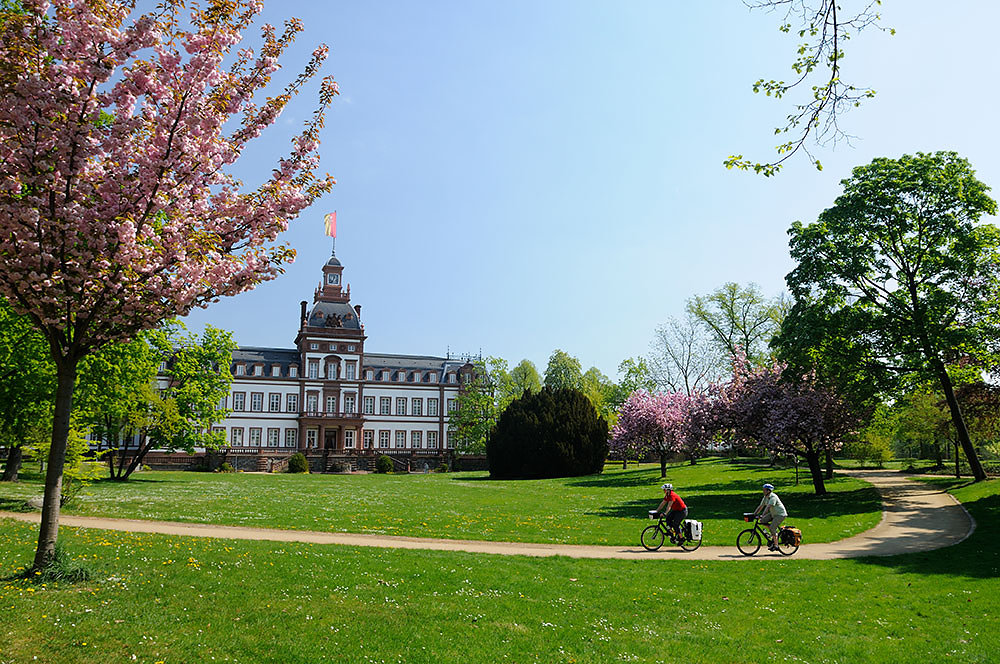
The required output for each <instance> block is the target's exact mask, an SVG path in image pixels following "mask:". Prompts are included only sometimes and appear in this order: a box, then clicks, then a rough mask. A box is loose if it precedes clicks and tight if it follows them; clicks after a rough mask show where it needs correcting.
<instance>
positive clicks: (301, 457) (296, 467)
mask: <svg viewBox="0 0 1000 664" xmlns="http://www.w3.org/2000/svg"><path fill="white" fill-rule="evenodd" d="M288 472H290V473H308V472H309V462H308V461H306V455H305V454H303V453H302V452H296V453H295V454H293V455H292V456H290V457H288Z"/></svg>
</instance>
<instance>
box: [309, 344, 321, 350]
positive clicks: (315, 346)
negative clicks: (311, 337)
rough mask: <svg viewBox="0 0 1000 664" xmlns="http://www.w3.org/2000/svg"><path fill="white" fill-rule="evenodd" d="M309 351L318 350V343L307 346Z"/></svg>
mask: <svg viewBox="0 0 1000 664" xmlns="http://www.w3.org/2000/svg"><path fill="white" fill-rule="evenodd" d="M309 350H319V344H318V343H311V344H309Z"/></svg>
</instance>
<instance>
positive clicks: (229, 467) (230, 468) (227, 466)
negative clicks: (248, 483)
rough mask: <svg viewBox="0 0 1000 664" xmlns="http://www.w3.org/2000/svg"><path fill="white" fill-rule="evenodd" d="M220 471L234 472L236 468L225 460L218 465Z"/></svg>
mask: <svg viewBox="0 0 1000 664" xmlns="http://www.w3.org/2000/svg"><path fill="white" fill-rule="evenodd" d="M219 472H220V473H235V472H236V469H235V468H233V466H232V464H231V463H229V462H228V461H226V462H225V463H223V464H222V465H221V466H219Z"/></svg>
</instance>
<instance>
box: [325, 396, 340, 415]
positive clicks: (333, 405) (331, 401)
mask: <svg viewBox="0 0 1000 664" xmlns="http://www.w3.org/2000/svg"><path fill="white" fill-rule="evenodd" d="M326 412H328V413H336V412H337V397H327V398H326Z"/></svg>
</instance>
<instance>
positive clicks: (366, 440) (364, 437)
mask: <svg viewBox="0 0 1000 664" xmlns="http://www.w3.org/2000/svg"><path fill="white" fill-rule="evenodd" d="M374 441H375V432H374V431H364V432H362V434H361V443H362V445H364V447H365V449H366V450H370V449H371V448H372V443H373V442H374Z"/></svg>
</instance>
